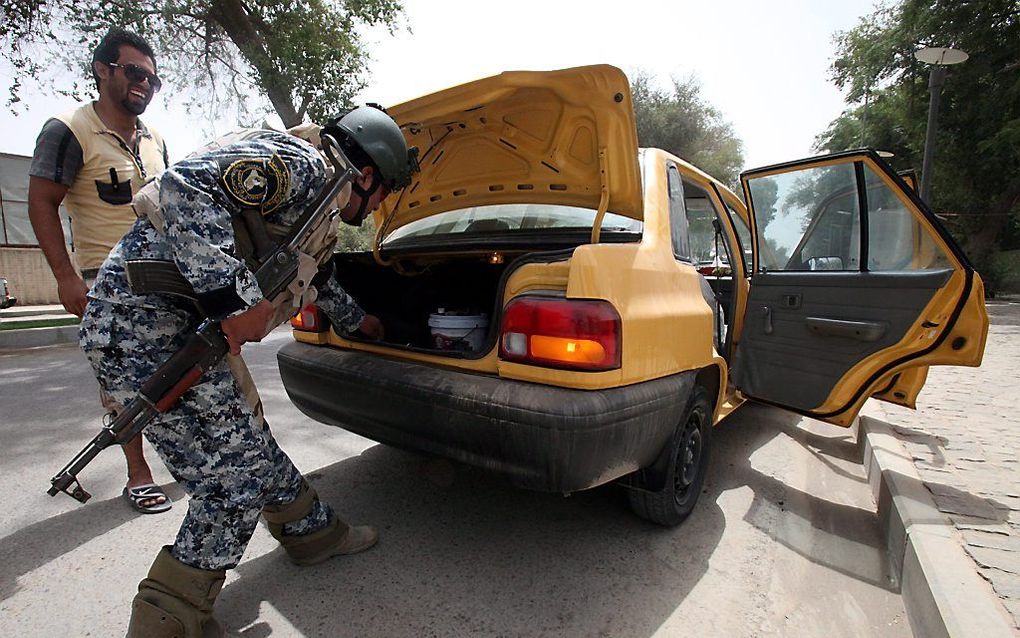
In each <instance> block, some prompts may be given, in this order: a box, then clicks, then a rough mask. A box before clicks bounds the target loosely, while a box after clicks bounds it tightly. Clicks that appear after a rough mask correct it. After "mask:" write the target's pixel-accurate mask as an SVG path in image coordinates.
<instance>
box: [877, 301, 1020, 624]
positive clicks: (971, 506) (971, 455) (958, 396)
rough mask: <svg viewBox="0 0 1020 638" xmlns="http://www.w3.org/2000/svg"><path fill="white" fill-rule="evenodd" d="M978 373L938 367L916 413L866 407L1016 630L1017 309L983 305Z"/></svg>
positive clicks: (1019, 599)
mask: <svg viewBox="0 0 1020 638" xmlns="http://www.w3.org/2000/svg"><path fill="white" fill-rule="evenodd" d="M988 314H989V316H990V319H991V327H990V330H989V334H988V343H987V344H986V346H985V355H984V362H983V363H982V365H981V367H980V368H976V369H975V368H960V367H947V366H939V367H934V368H932V369H931V371H930V372H929V374H928V381H927V383H926V384H925V387H924V390H922V391H921V395H920V396H919V397H918V400H917V403H918V409H917V410H916V411H913V410H908V409H906V408H902V407H900V406H895V405H891V404H887V403H882V402H877V401H870V402H869V404H868V406H867V408H866V412H870V413H871V414H873V415H875V416H877V417H879V418H882V419H883V420H886V421H888V422H890V423H893V424H895V429H896V433H897V435H898V436H899V438H900V439H901V441H902V442H903V443H904V445H905V446H906V448H907V450H908V452H910V454H911V455H912V456H913V459H914V465H915V467H916V468H917V471H918V473H919V474H920V476H921V479H922V480H923V481H924V483H925V486H926V487H927V488H928V490H929V491H930V492H931V493H932V496H933V498H934V500H935V504H936V506H937V507H938V508H939V509H940V510H941V511H942V512H944V513H946V514H947V515H948V516H949V517H950V519H952V521H953V523H954V524H955V526H956V529H957V531H958V532H959V539H960V542H961V543H962V544H963V547H964V549H965V550H966V552H967V554H968V555H970V557H971V558H972V559H973V560H974V568H975V569H976V570H977V572H978V573H979V574H980V575H981V576H982V577H983V578H984V579H985V580H987V581H988V582H989V583H991V585H992V588H993V589H994V590H995V592H996V593H997V594H998V595H999V598H1000V599H1001V600H1002V603H1003V605H1004V606H1005V607H1006V609H1007V610H1008V611H1009V613H1010V614H1011V615H1012V618H1013V622H1014V625H1015V626H1016V627H1017V628H1020V472H1018V471H1020V415H1018V408H1020V303H1016V302H1012V303H995V302H990V303H989V305H988Z"/></svg>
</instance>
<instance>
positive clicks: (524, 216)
mask: <svg viewBox="0 0 1020 638" xmlns="http://www.w3.org/2000/svg"><path fill="white" fill-rule="evenodd" d="M595 212H596V211H595V210H594V209H590V208H579V207H575V206H560V205H555V204H497V205H491V206H472V207H470V208H462V209H460V210H451V211H446V212H444V213H438V214H436V215H431V216H429V217H426V218H424V219H419V220H416V221H413V222H411V223H409V224H407V225H406V226H401V227H400V228H398V229H396V230H394V231H393V232H392V233H390V234H389V235H388V236H387V237H386V239H385V240H384V241H383V244H384V245H385V244H387V243H389V242H391V241H395V240H398V239H408V238H420V237H470V236H473V235H485V234H493V233H498V234H502V233H529V232H542V231H548V230H571V229H572V230H583V231H589V230H591V227H592V224H593V223H594V221H595ZM642 228H643V224H642V223H641V222H640V221H638V220H635V219H631V218H629V217H624V216H623V215H617V214H615V213H606V216H605V218H603V220H602V232H604V233H605V232H621V233H634V234H638V235H640V234H641V230H642Z"/></svg>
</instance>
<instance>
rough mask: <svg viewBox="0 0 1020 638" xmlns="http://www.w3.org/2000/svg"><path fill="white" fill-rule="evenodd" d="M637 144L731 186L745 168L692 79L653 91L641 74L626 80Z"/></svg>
mask: <svg viewBox="0 0 1020 638" xmlns="http://www.w3.org/2000/svg"><path fill="white" fill-rule="evenodd" d="M630 89H631V94H632V96H633V100H634V116H635V118H636V120H637V134H638V144H640V145H641V146H643V147H654V148H661V149H663V150H665V151H669V152H670V153H673V154H674V155H676V156H677V157H681V158H683V159H684V160H686V161H688V162H690V163H691V164H694V165H695V166H697V167H698V168H700V169H701V170H703V171H705V172H706V173H708V174H709V175H712V176H713V177H715V178H716V179H718V180H720V181H722V182H724V183H726V184H729V185H730V186H734V185H735V184H736V183H737V177H738V175H739V172H740V168H741V167H742V166H743V164H744V144H743V142H741V141H740V139H739V138H737V136H736V134H735V133H734V132H733V126H732V125H731V124H730V123H729V122H726V121H725V120H723V118H722V114H721V113H720V112H719V110H718V109H716V108H715V107H713V106H712V105H711V104H708V103H707V102H705V100H703V99H702V98H701V84H700V83H699V82H698V80H697V79H696V78H694V77H688V78H687V79H685V80H679V79H677V78H673V79H672V85H671V87H670V89H668V90H664V89H661V88H658V87H657V86H656V85H655V79H654V78H653V77H652V76H651V75H650V74H648V73H647V72H645V71H641V70H639V71H637V72H636V73H634V74H633V77H631V80H630Z"/></svg>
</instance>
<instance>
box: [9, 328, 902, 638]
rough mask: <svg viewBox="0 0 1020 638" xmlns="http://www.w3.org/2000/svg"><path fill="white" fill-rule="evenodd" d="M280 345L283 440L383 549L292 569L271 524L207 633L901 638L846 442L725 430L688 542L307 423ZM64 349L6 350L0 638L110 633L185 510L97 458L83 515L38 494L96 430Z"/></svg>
mask: <svg viewBox="0 0 1020 638" xmlns="http://www.w3.org/2000/svg"><path fill="white" fill-rule="evenodd" d="M289 339H290V336H289V333H288V332H287V331H285V330H279V331H277V332H275V333H274V334H273V335H271V336H270V337H269V338H268V339H267V341H266V342H264V343H262V344H260V345H258V346H255V347H252V348H251V349H250V350H246V353H245V356H246V359H247V360H248V362H249V365H250V366H251V368H252V370H253V373H254V375H255V378H256V380H257V381H258V383H259V386H260V389H261V392H262V397H263V400H264V402H265V404H266V412H267V415H268V418H269V420H270V423H271V424H272V425H273V429H274V431H275V432H276V435H277V438H278V439H279V440H280V443H281V445H282V446H283V448H284V449H285V450H287V451H288V453H289V454H290V455H291V457H292V458H293V459H294V461H295V462H296V463H297V465H298V467H299V468H301V469H302V470H303V471H305V472H306V473H307V474H308V476H309V478H310V480H311V481H312V482H313V483H314V485H315V486H316V489H317V490H318V491H319V494H320V495H321V496H322V497H323V498H325V499H326V500H328V501H329V502H330V503H332V504H333V505H334V506H335V507H336V509H337V510H338V511H339V512H341V514H342V515H343V516H344V517H345V518H346V519H347V520H349V521H351V522H354V523H371V524H374V525H376V526H377V527H378V528H379V529H380V531H381V541H380V543H379V545H378V546H377V547H376V548H374V549H373V550H371V551H369V552H366V553H364V554H359V555H357V556H353V557H345V558H338V559H334V560H331V561H329V562H327V563H324V564H322V565H319V566H316V567H311V568H303V569H302V568H297V567H294V566H292V565H291V564H290V563H289V562H287V560H286V558H285V556H284V554H283V552H282V551H281V550H280V549H279V548H278V547H277V546H276V545H275V542H274V541H273V539H272V538H271V537H270V536H269V534H268V532H266V531H265V530H264V529H261V528H260V529H258V530H256V533H255V536H254V538H253V539H252V543H251V544H250V545H249V548H248V551H247V553H246V554H245V559H244V561H243V562H242V563H241V565H240V566H239V568H238V569H237V570H235V571H234V572H232V573H231V574H230V575H229V576H228V579H227V585H226V587H225V588H224V590H223V592H222V594H221V595H220V599H219V602H218V603H217V610H218V616H219V617H220V618H221V619H222V621H224V623H225V624H226V625H227V626H228V627H229V628H230V629H231V630H233V631H235V632H238V633H239V634H240V635H242V636H245V637H246V638H262V637H264V636H270V635H272V636H322V637H334V636H368V637H374V636H387V637H398V636H558V637H559V636H564V637H572V636H578V637H582V636H583V637H588V636H628V637H632V636H637V637H645V636H679V635H689V634H691V633H694V634H696V635H701V636H772V635H781V636H821V635H825V636H831V637H839V636H847V637H850V636H854V637H857V636H883V637H884V636H909V635H910V628H909V624H908V622H907V619H906V616H905V612H904V610H903V603H902V601H901V599H900V596H899V594H898V593H897V592H896V586H895V584H893V583H891V582H890V580H889V577H888V573H889V570H888V566H887V564H886V562H885V560H884V549H883V548H882V545H881V540H880V538H881V537H880V534H879V531H878V521H877V517H876V515H875V505H874V502H873V500H872V497H871V494H870V491H869V489H868V484H867V480H866V478H865V476H864V472H863V469H862V468H861V467H860V465H859V464H858V461H857V451H856V446H855V444H854V438H853V435H852V433H851V432H849V431H846V430H843V429H840V428H836V427H834V426H828V425H825V424H820V423H817V422H811V421H809V420H803V419H801V418H800V417H796V416H793V415H788V414H786V413H784V412H782V411H779V410H775V409H772V408H766V407H762V406H754V405H752V406H745V407H744V408H742V409H741V410H740V411H738V412H737V413H736V414H735V415H733V416H731V417H730V418H729V419H728V420H727V421H726V422H725V423H724V424H723V425H721V426H719V427H718V428H716V430H715V434H714V444H713V445H714V449H713V450H712V455H713V457H712V465H711V468H710V470H709V473H708V478H707V481H706V485H705V492H704V493H703V494H702V496H701V500H700V502H699V504H698V506H697V508H696V509H695V512H694V514H693V515H692V516H691V518H690V519H688V521H687V522H685V523H684V524H683V525H682V526H680V527H679V528H675V529H664V528H660V527H656V526H654V525H652V524H649V523H646V522H644V521H641V520H639V519H637V518H636V517H634V516H633V515H632V514H630V512H629V510H628V508H627V504H626V497H625V495H624V494H623V492H622V491H621V490H620V489H618V488H615V487H613V486H607V487H603V488H598V489H595V490H590V491H588V492H583V493H579V494H575V495H573V496H570V497H569V498H564V497H562V496H560V495H553V494H541V493H534V492H526V491H522V490H518V489H515V488H513V487H510V486H509V485H507V484H505V483H503V482H502V481H500V480H498V479H496V478H494V477H492V476H490V475H487V474H485V473H484V472H481V471H478V470H474V469H471V468H467V467H463V466H456V465H452V464H450V463H447V462H445V461H441V460H435V459H429V458H426V457H422V456H417V455H414V454H410V453H406V452H402V451H398V450H394V449H392V448H388V447H385V446H381V445H376V444H374V443H373V442H371V441H368V440H366V439H363V438H361V437H358V436H356V435H353V434H350V433H347V432H345V431H343V430H339V429H337V428H331V427H328V426H324V425H321V424H318V423H316V422H313V421H311V420H310V419H308V418H306V417H304V416H303V415H301V414H300V413H299V412H298V411H297V410H296V409H295V408H294V407H293V406H292V405H291V404H290V402H289V401H288V400H287V397H286V394H285V392H284V390H283V387H282V385H281V383H280V380H279V375H278V373H277V370H276V365H275V352H276V350H277V349H278V348H279V347H280V346H281V345H283V344H284V343H286V341H287V340H289ZM99 415H100V408H99V402H98V399H97V398H96V384H95V381H94V380H93V378H92V376H91V370H90V369H89V367H88V364H87V363H86V362H85V360H84V357H83V356H82V355H81V354H80V353H79V352H78V350H77V349H76V348H75V347H73V346H64V347H52V348H40V349H34V350H23V351H19V352H6V353H0V468H2V470H0V502H2V503H3V509H4V515H3V516H2V517H0V518H2V520H0V635H3V636H33V637H47V636H54V637H57V636H95V637H105V636H121V635H123V633H124V630H125V627H126V624H127V619H128V616H129V609H130V600H131V597H132V596H133V594H134V592H135V588H136V585H137V582H138V581H139V580H140V579H141V578H142V577H144V575H145V572H146V570H147V569H148V566H149V564H150V563H151V561H152V559H153V557H154V556H155V554H156V552H157V551H158V549H159V547H160V546H161V545H163V544H167V543H170V542H172V541H173V538H174V535H175V532H176V528H177V526H178V525H179V524H180V520H181V518H182V517H183V515H184V512H185V508H186V505H187V503H186V497H185V495H184V494H183V493H182V492H181V491H180V489H179V488H177V486H176V485H174V484H173V483H172V481H171V479H170V477H169V474H168V473H167V472H166V470H165V469H164V468H162V467H161V465H160V462H159V460H158V458H157V457H156V455H155V453H154V452H152V450H151V448H149V449H148V457H149V459H150V461H151V463H152V464H153V466H154V468H156V470H157V480H159V481H160V482H161V483H163V484H164V485H167V486H168V487H167V489H168V491H169V493H170V494H171V495H172V496H173V497H174V498H175V499H176V500H177V504H176V505H175V506H174V509H173V510H171V511H170V512H169V513H167V514H161V515H157V516H138V515H135V514H134V513H132V512H131V510H129V509H128V507H127V505H126V504H125V503H124V502H123V501H122V500H121V498H120V491H121V488H122V487H123V480H124V462H123V460H122V455H121V454H120V452H119V451H118V450H108V451H107V452H105V453H104V454H102V455H101V456H100V458H99V459H97V460H96V462H94V463H93V465H91V466H90V467H89V468H88V469H87V470H86V471H85V473H84V474H83V475H82V477H81V478H82V480H83V483H84V486H85V488H86V489H88V490H89V491H90V492H91V493H92V494H93V495H94V497H93V499H92V501H90V502H89V503H88V504H87V505H84V506H81V505H79V504H78V503H77V502H75V501H73V500H71V499H70V498H68V497H66V496H63V495H59V496H58V497H56V498H50V497H48V496H46V494H45V491H46V488H47V487H48V486H49V478H50V476H51V475H52V474H54V473H55V472H56V470H58V469H59V468H60V466H62V465H63V464H64V463H65V462H66V461H68V460H69V459H70V458H71V456H72V455H73V454H74V453H75V452H77V451H78V449H80V448H81V446H82V445H84V444H85V443H86V442H87V441H88V439H89V438H91V437H92V436H93V435H94V434H95V432H96V430H97V428H98V424H99Z"/></svg>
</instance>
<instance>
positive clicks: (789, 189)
mask: <svg viewBox="0 0 1020 638" xmlns="http://www.w3.org/2000/svg"><path fill="white" fill-rule="evenodd" d="M858 168H859V169H860V174H861V176H862V178H863V179H862V180H861V182H862V184H863V187H862V188H859V187H858V178H857V172H856V171H857V170H858ZM748 190H749V192H750V194H751V199H752V202H753V205H754V211H755V213H754V214H755V221H756V223H757V226H758V246H759V248H760V249H761V253H762V254H761V255H760V256H759V260H758V263H759V265H760V266H761V267H763V268H764V269H766V270H795V271H804V270H843V271H847V270H849V271H856V270H874V271H901V270H924V269H942V268H949V267H951V264H950V261H949V259H948V257H947V256H946V254H945V252H944V251H943V249H942V248H940V247H939V246H938V245H936V243H935V242H934V241H933V240H932V238H931V235H930V234H929V233H928V232H927V230H926V229H925V227H924V226H922V224H921V223H920V222H919V221H918V219H917V218H916V217H914V214H913V213H912V212H911V210H910V209H909V208H908V207H907V202H906V201H904V200H903V199H901V198H902V197H903V195H902V194H901V193H900V192H899V191H898V190H895V189H893V188H892V187H890V186H889V185H888V184H887V183H886V182H885V181H884V180H883V179H882V177H881V176H880V175H879V174H878V173H877V172H875V171H874V170H873V169H872V168H871V167H869V166H868V165H867V164H865V163H863V162H856V163H844V164H838V165H834V166H813V167H808V168H803V169H800V170H793V171H790V172H786V173H779V174H775V175H769V176H766V177H758V178H752V179H750V180H748ZM862 191H863V192H862ZM862 202H863V203H864V204H865V205H866V207H867V209H866V211H865V212H866V216H865V215H862V212H861V205H862ZM862 218H866V219H867V230H868V232H867V251H866V253H867V264H862V263H861V260H862V252H864V251H862V250H861V248H862V247H861V219H862ZM862 266H863V267H862Z"/></svg>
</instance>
